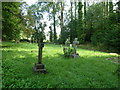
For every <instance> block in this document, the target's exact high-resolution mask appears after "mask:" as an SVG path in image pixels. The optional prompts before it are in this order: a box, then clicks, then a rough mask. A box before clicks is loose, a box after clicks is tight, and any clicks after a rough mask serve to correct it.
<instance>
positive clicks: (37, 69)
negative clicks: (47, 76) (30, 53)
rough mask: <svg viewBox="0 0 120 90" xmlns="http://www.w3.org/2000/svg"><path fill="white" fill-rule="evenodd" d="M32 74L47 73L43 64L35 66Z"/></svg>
mask: <svg viewBox="0 0 120 90" xmlns="http://www.w3.org/2000/svg"><path fill="white" fill-rule="evenodd" d="M33 72H38V73H47V71H46V69H45V68H44V65H43V64H35V66H34V67H33Z"/></svg>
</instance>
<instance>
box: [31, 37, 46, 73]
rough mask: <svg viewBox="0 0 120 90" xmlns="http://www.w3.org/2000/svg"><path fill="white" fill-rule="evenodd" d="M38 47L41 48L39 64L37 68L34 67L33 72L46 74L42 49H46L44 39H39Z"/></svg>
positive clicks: (36, 65)
mask: <svg viewBox="0 0 120 90" xmlns="http://www.w3.org/2000/svg"><path fill="white" fill-rule="evenodd" d="M38 47H39V50H38V63H37V64H35V66H34V67H33V71H34V72H40V73H46V69H45V68H44V64H42V49H43V47H44V43H43V38H41V39H39V41H38Z"/></svg>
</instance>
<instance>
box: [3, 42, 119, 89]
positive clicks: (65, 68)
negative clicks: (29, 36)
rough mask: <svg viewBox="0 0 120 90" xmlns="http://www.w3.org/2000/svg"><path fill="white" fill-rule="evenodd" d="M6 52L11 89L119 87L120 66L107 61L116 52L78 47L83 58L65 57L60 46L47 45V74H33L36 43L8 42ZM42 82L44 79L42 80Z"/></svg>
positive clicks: (5, 69)
mask: <svg viewBox="0 0 120 90" xmlns="http://www.w3.org/2000/svg"><path fill="white" fill-rule="evenodd" d="M3 45H6V46H11V47H9V48H2V50H3V51H2V52H3V59H2V63H3V66H2V67H3V87H11V88H20V87H21V88H28V87H29V88H50V87H51V88H105V87H106V88H110V87H112V88H114V87H118V76H117V74H116V73H115V71H116V69H117V67H118V65H117V64H115V63H113V62H110V61H109V60H106V58H109V57H117V56H118V55H116V54H109V53H105V52H99V51H92V50H84V49H81V48H78V49H77V52H78V53H79V54H80V58H76V59H72V58H65V57H64V55H63V51H62V50H63V49H62V48H61V47H60V45H51V44H45V47H44V48H43V64H44V65H45V68H46V69H47V72H48V73H47V74H45V75H44V74H34V73H33V72H32V67H33V66H34V64H35V63H37V59H38V46H37V44H28V43H27V44H26V43H19V44H17V45H16V44H14V43H7V42H4V43H3ZM41 81H42V82H41Z"/></svg>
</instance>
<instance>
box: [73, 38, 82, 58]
mask: <svg viewBox="0 0 120 90" xmlns="http://www.w3.org/2000/svg"><path fill="white" fill-rule="evenodd" d="M77 44H79V41H78V38H75V40H74V41H73V48H74V50H73V53H72V55H71V56H72V57H73V58H79V57H80V56H79V54H78V53H77V52H76V48H77V47H76V45H77Z"/></svg>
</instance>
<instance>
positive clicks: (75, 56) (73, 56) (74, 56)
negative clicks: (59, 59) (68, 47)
mask: <svg viewBox="0 0 120 90" xmlns="http://www.w3.org/2000/svg"><path fill="white" fill-rule="evenodd" d="M71 57H72V58H79V57H80V56H79V54H78V53H76V54H72V55H71Z"/></svg>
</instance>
